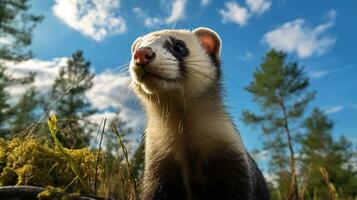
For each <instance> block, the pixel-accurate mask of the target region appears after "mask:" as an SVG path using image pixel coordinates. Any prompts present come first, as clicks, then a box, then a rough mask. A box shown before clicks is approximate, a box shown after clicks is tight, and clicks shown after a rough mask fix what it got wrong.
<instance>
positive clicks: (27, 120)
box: [10, 87, 39, 134]
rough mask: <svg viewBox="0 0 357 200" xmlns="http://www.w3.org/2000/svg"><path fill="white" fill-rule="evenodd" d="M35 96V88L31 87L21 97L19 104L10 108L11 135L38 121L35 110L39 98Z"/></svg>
mask: <svg viewBox="0 0 357 200" xmlns="http://www.w3.org/2000/svg"><path fill="white" fill-rule="evenodd" d="M37 94H38V92H37V91H36V88H34V87H31V88H30V89H29V90H27V91H26V92H25V93H24V94H23V95H22V97H21V99H20V100H19V102H18V103H17V104H16V105H15V106H14V107H12V108H11V111H10V112H11V115H12V118H13V120H12V121H11V122H10V126H11V132H12V133H13V134H16V133H19V132H21V131H23V130H25V129H26V128H28V127H29V126H30V125H31V124H33V123H34V122H36V121H37V120H38V117H39V116H38V111H37V112H36V109H37V108H38V105H39V98H38V96H37Z"/></svg>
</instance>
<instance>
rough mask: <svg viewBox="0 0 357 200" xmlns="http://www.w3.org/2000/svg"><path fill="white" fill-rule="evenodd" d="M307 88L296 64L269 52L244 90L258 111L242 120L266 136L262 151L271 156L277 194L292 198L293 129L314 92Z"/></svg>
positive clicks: (248, 114)
mask: <svg viewBox="0 0 357 200" xmlns="http://www.w3.org/2000/svg"><path fill="white" fill-rule="evenodd" d="M308 85H309V81H308V78H307V77H306V75H305V74H304V71H303V68H302V67H299V65H298V63H296V62H287V61H286V54H285V53H284V52H278V51H275V50H271V51H269V52H268V53H267V54H266V56H265V58H264V60H263V62H262V64H261V65H260V67H259V68H258V69H257V70H256V71H255V72H254V79H253V81H252V82H251V83H250V84H249V85H248V86H247V87H246V90H247V91H248V92H250V93H251V94H252V95H253V100H254V102H256V103H257V104H258V105H259V107H260V111H261V112H260V113H253V112H251V111H248V110H244V111H243V121H244V122H245V123H246V124H249V125H254V126H260V127H261V130H262V132H263V133H264V135H265V136H266V140H265V141H264V149H266V150H269V152H270V153H271V157H270V170H271V171H273V172H274V173H276V174H277V175H278V176H277V177H278V180H277V182H278V183H279V186H283V188H281V189H280V192H281V195H282V196H283V197H288V195H289V193H290V195H293V196H292V197H291V198H292V199H297V195H298V189H297V180H296V178H294V175H296V173H297V170H296V161H295V159H296V158H295V157H296V155H295V151H294V144H296V142H297V141H296V137H297V136H298V134H299V133H298V131H297V130H296V129H294V128H293V127H298V126H299V125H300V124H299V122H301V121H302V119H301V118H302V116H303V114H304V111H305V108H306V106H307V104H308V103H309V102H310V101H311V100H312V99H313V98H314V93H311V92H307V91H306V89H307V87H308ZM286 185H292V188H287V187H286ZM293 188H294V189H293ZM291 190H294V191H293V192H292V193H291ZM289 198H290V197H289Z"/></svg>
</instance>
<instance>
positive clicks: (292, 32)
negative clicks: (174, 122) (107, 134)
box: [22, 0, 357, 150]
mask: <svg viewBox="0 0 357 200" xmlns="http://www.w3.org/2000/svg"><path fill="white" fill-rule="evenodd" d="M31 3H32V10H33V11H34V12H36V13H41V14H43V15H44V16H45V19H44V21H43V22H42V23H41V24H39V25H38V27H37V28H36V29H35V31H34V40H33V44H32V45H31V49H32V50H33V52H34V53H35V55H36V56H35V58H34V60H33V62H32V63H27V64H25V65H23V67H22V68H24V66H25V67H26V66H30V65H32V66H34V67H32V68H31V67H26V68H31V69H35V70H41V69H38V68H39V67H38V66H42V68H46V69H47V68H48V69H52V68H55V67H54V66H55V65H57V64H58V63H61V61H60V60H61V59H62V58H65V57H68V56H69V55H70V54H71V53H73V52H74V51H75V50H78V49H80V50H83V51H84V53H85V56H86V58H87V59H89V60H90V61H91V62H92V66H93V67H94V68H95V72H96V73H97V74H98V75H102V76H101V79H98V80H96V82H95V84H102V82H105V81H107V80H108V77H109V78H113V81H111V82H109V83H108V85H112V84H114V85H115V84H116V87H111V86H106V87H105V88H108V87H109V89H108V90H109V91H108V92H117V91H118V90H117V91H116V90H115V89H118V88H119V90H120V91H124V90H125V89H122V88H121V89H120V87H124V86H123V84H121V83H122V82H123V81H122V82H120V80H119V83H117V81H118V80H115V76H116V75H115V73H114V72H112V71H110V70H113V69H115V68H116V67H118V66H120V65H123V64H126V63H128V62H129V60H130V46H131V43H132V42H133V41H134V40H135V39H136V38H137V37H138V36H140V35H143V34H146V33H148V32H151V31H154V30H159V29H162V28H172V27H175V28H183V29H194V28H196V27H199V26H205V27H209V28H212V29H214V30H215V31H217V32H218V33H219V34H220V36H221V39H222V43H223V46H222V63H223V67H222V68H223V72H224V83H225V90H226V103H227V105H228V107H229V112H230V113H231V115H232V116H233V118H234V122H235V123H236V125H237V126H238V127H239V129H240V130H241V134H242V137H243V140H244V143H245V144H246V146H247V147H248V149H250V150H251V149H253V148H256V147H259V146H261V141H262V140H261V135H260V132H259V130H252V129H250V128H249V127H246V126H245V125H244V124H243V123H242V122H241V121H240V117H241V111H242V109H252V110H257V109H258V108H257V106H256V105H255V104H254V103H253V102H252V97H251V95H250V94H249V93H247V92H246V91H245V90H244V87H245V86H246V85H248V84H249V82H250V81H251V80H252V72H253V71H254V68H255V67H257V66H259V63H260V62H261V61H262V57H263V56H264V54H265V53H266V51H267V50H269V49H270V48H272V47H274V48H277V49H280V50H285V51H287V52H288V53H289V60H297V61H298V62H299V63H300V64H301V65H303V66H305V69H306V72H307V74H308V75H309V76H310V78H311V81H310V82H311V86H310V90H311V91H313V90H315V91H317V96H316V99H315V100H314V101H313V103H312V104H311V105H310V109H311V108H312V107H313V106H318V107H319V108H321V109H323V110H324V111H325V112H326V113H327V114H328V116H329V117H330V118H331V119H332V120H334V122H335V129H334V136H336V137H338V136H339V135H340V134H344V135H346V136H347V138H349V139H350V140H351V141H353V142H354V144H357V62H356V56H357V45H356V44H357V38H356V36H357V2H356V1H352V0H346V1H324V0H316V1H313V2H312V1H307V0H300V1H287V0H227V1H218V0H208V1H207V0H202V1H199V0H196V1H192V0H171V1H170V0H169V1H163V0H161V1H160V0H159V1H146V0H145V1H144V0H141V1H139V0H120V1H119V0H102V1H99V0H72V1H69V0H55V1H49V0H48V1H38V0H32V1H31ZM36 64H37V66H36ZM36 67H37V68H36ZM49 71H51V70H49ZM49 71H48V72H46V73H50V72H49ZM116 72H117V71H116ZM113 73H114V75H113ZM116 74H117V73H116ZM98 90H100V88H97V91H96V92H93V94H92V96H93V95H94V96H95V95H97V96H98V95H102V94H101V93H100V92H98ZM101 92H103V91H101ZM124 93H125V94H127V93H129V92H123V94H124ZM130 95H131V94H130ZM107 96H110V98H109V99H105V98H106V97H107ZM115 97H117V96H114V97H113V95H108V94H105V95H103V98H102V97H98V99H99V100H97V104H98V105H97V107H100V108H102V110H103V113H108V112H106V111H104V110H105V109H106V108H108V107H110V106H112V107H113V106H119V107H123V108H124V107H125V106H128V107H131V108H132V109H134V110H135V109H136V108H137V107H138V106H137V105H136V104H135V105H134V106H133V105H131V104H130V103H128V102H129V101H131V100H132V99H131V98H123V97H122V96H121V97H120V98H118V99H115ZM93 101H95V100H93ZM98 101H101V102H106V103H107V104H106V105H101V104H100V103H98ZM113 101H126V103H113ZM103 104H104V103H103ZM128 112H129V113H130V111H128ZM132 116H138V115H132ZM128 120H131V119H130V118H128Z"/></svg>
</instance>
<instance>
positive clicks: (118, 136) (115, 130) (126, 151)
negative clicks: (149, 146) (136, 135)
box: [112, 123, 140, 199]
mask: <svg viewBox="0 0 357 200" xmlns="http://www.w3.org/2000/svg"><path fill="white" fill-rule="evenodd" d="M112 126H113V131H114V133H115V134H116V136H117V140H118V142H119V144H120V146H121V148H122V150H123V153H124V157H125V161H126V164H127V166H128V170H129V173H130V176H131V179H132V181H133V184H134V188H135V193H136V198H137V199H140V198H139V193H138V189H137V186H136V181H135V177H134V175H133V172H132V171H131V167H130V163H129V158H128V150H127V149H126V147H125V145H124V143H123V140H122V139H121V136H120V133H119V131H118V129H117V127H116V126H115V124H114V123H112Z"/></svg>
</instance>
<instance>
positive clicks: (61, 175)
mask: <svg viewBox="0 0 357 200" xmlns="http://www.w3.org/2000/svg"><path fill="white" fill-rule="evenodd" d="M66 151H67V152H68V154H69V155H70V157H71V158H72V159H73V161H75V163H76V164H78V169H80V175H81V176H82V179H83V180H85V182H86V184H87V186H88V187H81V186H82V185H81V184H80V183H78V182H77V181H74V182H73V183H72V181H73V180H74V179H75V178H76V176H75V174H74V173H73V172H72V169H71V168H70V166H69V165H68V163H67V162H66V159H65V158H64V157H63V155H62V154H61V153H59V151H57V150H56V149H53V148H50V147H49V146H48V145H46V144H41V143H39V142H38V141H36V140H35V139H33V138H27V139H26V140H21V139H19V138H15V139H12V140H10V141H7V142H5V144H4V145H2V146H1V147H0V185H3V186H5V185H33V186H41V187H46V186H56V187H58V188H66V192H81V193H86V194H88V193H90V192H91V191H89V188H91V187H90V186H91V185H93V182H94V174H95V165H96V162H95V161H96V152H95V151H89V150H88V149H87V148H83V149H76V150H68V149H66ZM101 169H102V167H101V166H99V173H98V174H100V173H101V172H102V170H101ZM97 179H98V177H97ZM71 183H72V184H71ZM85 188H86V189H85Z"/></svg>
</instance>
